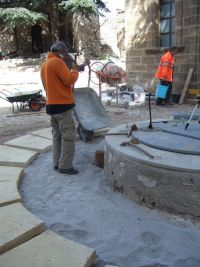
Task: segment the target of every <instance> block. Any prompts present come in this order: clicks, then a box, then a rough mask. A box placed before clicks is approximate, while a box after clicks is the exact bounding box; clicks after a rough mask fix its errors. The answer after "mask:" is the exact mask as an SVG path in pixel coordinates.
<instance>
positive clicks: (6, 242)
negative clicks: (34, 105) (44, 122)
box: [0, 128, 96, 267]
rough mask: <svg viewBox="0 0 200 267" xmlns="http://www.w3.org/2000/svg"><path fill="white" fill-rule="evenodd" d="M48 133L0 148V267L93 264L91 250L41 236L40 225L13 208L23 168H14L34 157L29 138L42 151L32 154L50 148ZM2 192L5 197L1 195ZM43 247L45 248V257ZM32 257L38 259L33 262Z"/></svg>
mask: <svg viewBox="0 0 200 267" xmlns="http://www.w3.org/2000/svg"><path fill="white" fill-rule="evenodd" d="M50 129H51V128H48V129H43V130H41V132H40V131H36V132H35V133H36V135H38V137H39V138H40V140H39V139H38V138H37V136H36V138H35V136H34V133H33V135H28V136H24V137H22V138H21V139H19V138H17V139H14V140H11V141H13V142H11V147H10V146H9V145H0V165H1V166H0V173H1V174H0V182H2V183H3V187H2V192H1V191H0V193H1V195H0V207H1V208H0V254H3V253H5V252H7V253H5V254H3V255H2V256H1V257H0V266H4V267H11V266H13V267H23V266H24V267H25V266H29V267H31V266H36V265H35V264H36V261H37V267H43V266H46V265H48V266H49V267H51V266H52V267H60V266H65V265H66V266H70V267H83V266H84V267H90V266H91V265H92V264H93V263H94V262H95V258H96V253H95V250H94V249H92V248H89V247H86V246H83V245H80V244H78V243H75V242H72V241H69V240H67V239H64V238H63V237H61V236H59V235H57V234H55V233H53V232H51V231H46V232H44V234H41V233H42V232H43V231H44V228H45V227H44V223H43V222H42V221H41V220H39V219H38V218H37V217H35V216H34V215H33V214H31V213H30V212H29V211H28V210H26V209H25V208H24V207H23V206H22V205H21V204H20V203H15V204H13V203H14V202H17V201H20V200H21V197H20V195H19V192H18V185H19V181H20V178H21V177H22V175H23V168H18V166H19V167H26V166H27V165H28V164H30V162H31V161H32V160H33V159H35V158H36V156H37V155H38V153H36V152H33V151H30V150H29V149H31V150H32V149H33V146H34V145H33V144H32V141H31V140H32V138H33V139H34V141H35V140H39V143H40V145H41V147H42V149H41V147H40V148H39V149H38V148H37V146H38V144H37V145H36V146H34V150H36V151H37V150H38V152H40V153H43V152H46V151H48V150H49V149H50V148H51V145H49V144H50V143H49V142H46V141H45V139H51V131H50ZM23 140H24V141H25V146H24V145H23V142H22V141H23ZM48 141H50V140H48ZM50 142H51V141H50ZM6 143H7V142H6ZM33 143H34V142H33ZM40 145H39V146H40ZM12 146H13V147H12ZM15 146H16V147H17V148H15ZM29 147H31V148H29ZM22 148H25V149H22ZM15 166H17V167H15ZM3 192H5V193H6V195H5V194H2V193H3ZM9 204H10V205H9ZM37 235H38V236H37ZM35 236H37V237H35ZM33 237H35V238H33ZM31 238H32V239H31ZM30 239H31V240H30ZM28 240H30V241H28ZM21 244H22V245H21ZM44 247H45V248H46V250H45V253H44V250H43V249H44ZM35 250H36V251H35ZM55 251H56V253H55ZM27 255H28V256H27ZM36 256H38V257H37V259H36ZM17 259H19V260H17ZM51 263H52V264H51Z"/></svg>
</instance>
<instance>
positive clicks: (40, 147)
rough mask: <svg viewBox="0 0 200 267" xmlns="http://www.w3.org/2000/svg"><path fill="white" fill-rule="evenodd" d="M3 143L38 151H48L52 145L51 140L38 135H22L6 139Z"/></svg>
mask: <svg viewBox="0 0 200 267" xmlns="http://www.w3.org/2000/svg"><path fill="white" fill-rule="evenodd" d="M5 145H8V146H12V147H20V148H24V149H30V150H33V151H37V152H40V153H45V152H47V151H49V150H50V149H51V147H52V141H51V140H49V139H45V138H42V137H39V136H34V135H24V136H21V137H18V138H16V139H12V140H10V141H7V142H6V143H5Z"/></svg>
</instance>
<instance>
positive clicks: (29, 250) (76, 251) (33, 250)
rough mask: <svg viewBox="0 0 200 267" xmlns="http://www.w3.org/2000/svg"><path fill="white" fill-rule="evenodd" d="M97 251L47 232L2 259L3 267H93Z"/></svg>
mask: <svg viewBox="0 0 200 267" xmlns="http://www.w3.org/2000/svg"><path fill="white" fill-rule="evenodd" d="M95 257H96V255H95V250H94V249H92V248H89V247H86V246H83V245H80V244H78V243H75V242H73V241H70V240H67V239H65V238H63V237H62V236H60V235H57V234H56V233H54V232H52V231H46V232H44V233H42V234H40V235H39V236H37V237H35V238H33V239H31V240H29V241H28V242H26V243H24V244H22V245H20V246H18V247H17V248H15V249H12V250H10V251H8V252H7V253H5V254H4V255H2V256H1V257H0V266H3V267H36V266H37V267H45V266H46V267H47V266H48V267H91V265H92V264H93V263H94V261H95Z"/></svg>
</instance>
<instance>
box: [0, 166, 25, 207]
mask: <svg viewBox="0 0 200 267" xmlns="http://www.w3.org/2000/svg"><path fill="white" fill-rule="evenodd" d="M22 175H23V169H22V168H18V167H7V166H0V185H1V186H0V207H1V206H5V205H9V204H12V203H15V202H19V201H21V196H20V194H19V192H18V188H17V187H18V184H19V180H20V178H21V177H22Z"/></svg>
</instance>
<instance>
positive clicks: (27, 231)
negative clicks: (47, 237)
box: [0, 203, 44, 266]
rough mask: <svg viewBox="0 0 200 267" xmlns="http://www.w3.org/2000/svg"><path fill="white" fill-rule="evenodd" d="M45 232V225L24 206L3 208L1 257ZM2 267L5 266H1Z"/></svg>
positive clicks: (0, 211) (0, 223)
mask: <svg viewBox="0 0 200 267" xmlns="http://www.w3.org/2000/svg"><path fill="white" fill-rule="evenodd" d="M43 231H44V223H43V222H42V221H41V220H40V219H38V218H37V217H35V216H34V215H33V214H31V213H30V212H29V211H28V210H27V209H25V208H24V207H23V205H22V204H20V203H15V204H12V205H8V206H5V207H1V208H0V255H1V254H2V253H4V252H6V251H8V250H10V249H12V248H14V247H16V246H19V245H20V244H22V243H24V242H26V241H27V240H29V239H31V238H32V237H34V236H36V235H38V234H40V233H41V232H43ZM15 263H16V262H15ZM0 266H3V265H1V264H0ZM15 266H16V265H15ZM27 266H28V265H27ZM36 266H37V265H36Z"/></svg>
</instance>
